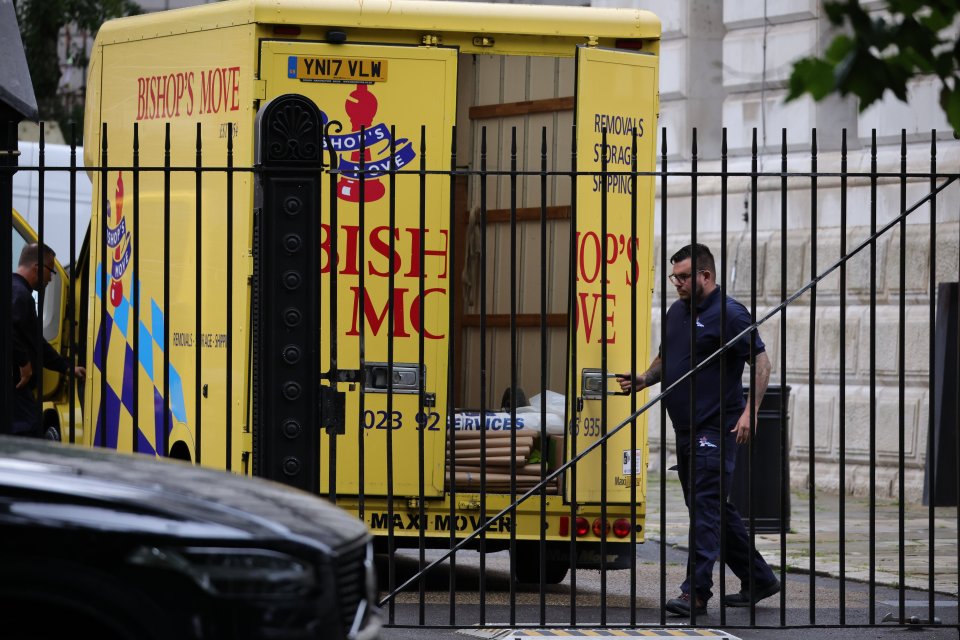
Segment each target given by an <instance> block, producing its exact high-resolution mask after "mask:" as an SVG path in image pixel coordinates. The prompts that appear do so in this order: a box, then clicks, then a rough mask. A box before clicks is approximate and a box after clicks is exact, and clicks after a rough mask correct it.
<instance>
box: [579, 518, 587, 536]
mask: <svg viewBox="0 0 960 640" xmlns="http://www.w3.org/2000/svg"><path fill="white" fill-rule="evenodd" d="M588 531H590V523H589V522H587V519H586V518H583V517H580V518H577V537H578V538H582V537H583V536H585V535H587V532H588Z"/></svg>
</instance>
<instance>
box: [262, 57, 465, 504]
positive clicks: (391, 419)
mask: <svg viewBox="0 0 960 640" xmlns="http://www.w3.org/2000/svg"><path fill="white" fill-rule="evenodd" d="M261 64H262V73H263V77H264V79H265V80H266V96H265V97H266V100H267V101H269V100H271V99H272V98H275V97H277V96H281V95H285V94H299V95H302V96H304V97H305V98H307V99H309V100H311V101H312V102H313V103H314V104H316V105H317V107H318V108H319V109H320V112H321V118H322V121H323V123H324V125H325V131H324V134H325V140H324V147H325V154H324V156H325V161H327V162H335V163H336V166H335V167H333V169H334V172H333V173H334V177H333V178H331V179H329V180H328V179H327V178H326V176H325V178H324V180H323V184H322V185H321V186H320V191H321V193H320V201H321V224H320V229H319V233H320V238H319V243H318V244H319V252H320V256H319V258H320V260H319V262H320V265H319V266H320V273H319V274H318V276H319V279H320V282H319V287H320V290H319V294H320V317H321V324H322V326H321V327H320V328H319V331H320V342H319V344H320V354H319V361H320V370H321V372H322V374H321V377H322V378H324V382H323V384H324V385H325V386H326V387H327V390H328V391H332V392H333V393H335V394H340V393H343V394H345V396H341V397H340V398H339V399H338V400H336V403H342V405H340V406H342V410H343V412H344V415H345V420H344V425H342V427H341V426H340V425H337V424H334V423H335V422H336V421H337V420H336V419H335V418H334V419H333V420H332V421H331V419H329V416H327V417H325V418H324V423H325V426H326V428H325V429H324V430H323V431H322V432H321V434H320V440H319V442H320V467H321V470H320V491H321V492H322V493H325V494H326V493H329V494H331V495H336V494H340V495H361V496H386V495H388V494H392V495H394V496H419V495H421V491H422V492H423V495H424V496H425V497H430V496H442V495H443V490H444V460H445V434H446V422H447V420H446V406H447V400H446V398H447V386H448V371H447V366H448V362H447V360H448V344H449V340H450V329H449V303H448V292H449V287H450V284H449V283H450V281H451V273H450V267H449V264H448V260H447V256H448V254H449V237H450V236H449V226H450V224H449V223H450V197H451V194H450V178H449V176H448V175H446V174H444V173H442V172H446V171H448V170H449V158H450V147H451V135H452V128H453V125H454V123H455V117H456V80H457V78H456V72H457V51H456V50H455V49H453V48H439V47H410V46H374V45H355V44H325V43H315V42H289V41H287V42H280V41H267V42H264V43H263V44H262V46H261ZM427 95H429V96H430V99H429V100H424V99H422V97H423V96H427ZM333 121H336V122H333ZM336 123H339V125H340V126H339V127H338V126H337V124H336ZM330 152H332V154H331V153H330ZM331 157H332V158H333V160H330V158H331ZM361 165H362V166H363V168H364V169H366V170H367V171H366V177H365V179H363V180H361V179H360V175H359V169H360V167H361ZM393 169H395V170H396V173H395V175H393V176H391V175H390V172H391V170H393ZM423 171H427V172H430V171H432V172H439V173H434V174H422V173H421V172H423ZM417 207H418V208H419V211H418V210H417ZM421 256H422V258H423V268H422V270H421V268H420V264H421ZM308 285H310V286H312V283H308ZM421 432H424V433H423V434H422V435H423V436H424V437H423V439H422V441H421V439H420V436H421ZM421 442H422V444H421ZM421 448H422V451H421ZM388 449H392V450H393V451H394V452H402V453H401V455H399V456H398V455H396V453H394V454H393V455H388ZM413 452H419V457H420V459H421V462H418V460H417V457H415V456H413V455H411V453H413ZM390 460H393V461H394V464H395V472H394V473H393V474H390V473H388V470H389V467H390V462H389V461H390ZM420 464H422V465H423V470H424V486H423V488H422V489H421V487H420V486H419V473H418V470H419V467H420ZM391 479H392V486H391Z"/></svg>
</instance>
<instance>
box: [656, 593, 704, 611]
mask: <svg viewBox="0 0 960 640" xmlns="http://www.w3.org/2000/svg"><path fill="white" fill-rule="evenodd" d="M664 609H666V610H667V611H669V612H670V613H672V614H674V615H678V616H687V617H689V616H690V594H689V593H681V594H680V597H679V598H673V599H672V600H667V606H666V607H664ZM696 612H697V615H698V616H705V615H707V605H706V603H705V602H703V601H701V600H700V598H697V604H696Z"/></svg>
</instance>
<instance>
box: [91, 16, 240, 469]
mask: <svg viewBox="0 0 960 640" xmlns="http://www.w3.org/2000/svg"><path fill="white" fill-rule="evenodd" d="M253 37H254V28H253V26H251V25H247V26H240V27H232V28H226V29H218V30H215V31H213V32H199V33H188V34H180V35H172V36H167V37H154V38H149V39H146V40H141V41H132V42H122V43H113V44H108V45H105V46H100V47H98V48H97V49H96V50H95V51H94V58H95V67H96V69H97V71H98V73H97V76H98V79H99V86H97V87H95V88H94V90H93V91H92V92H91V93H92V95H94V96H96V97H97V101H96V102H95V103H94V104H88V115H87V134H88V136H90V135H92V136H93V137H88V139H87V151H88V154H87V166H88V168H89V170H90V173H91V177H92V181H93V186H94V189H93V202H94V206H93V215H92V222H91V224H92V228H93V230H94V233H92V234H91V247H90V249H91V253H90V255H91V263H92V264H93V265H94V268H92V269H91V270H90V274H91V275H90V278H91V283H90V288H89V298H88V306H89V312H90V331H89V332H88V334H89V337H88V344H87V353H89V354H92V356H93V359H92V362H91V363H90V364H91V365H92V366H89V367H88V377H89V379H88V383H87V385H86V403H85V406H86V407H89V408H90V409H91V410H88V411H86V412H85V414H84V419H85V421H86V424H88V425H89V426H90V428H88V429H86V430H85V438H86V439H87V443H88V444H93V445H96V446H107V447H111V448H118V449H122V450H128V451H129V450H135V451H139V452H141V453H156V454H157V455H160V456H166V455H171V456H173V457H178V458H184V459H190V460H195V461H198V462H202V463H204V464H207V465H211V466H215V467H219V468H233V469H241V468H242V467H243V462H244V460H245V458H244V456H243V451H242V448H243V444H242V443H243V439H242V438H239V437H232V438H228V436H227V432H226V423H227V421H226V420H225V419H224V416H227V415H229V416H230V418H231V421H232V425H233V428H234V430H236V431H237V432H238V433H239V432H240V430H241V429H242V426H243V425H244V424H246V419H245V413H244V412H245V407H246V403H245V397H246V389H247V379H246V375H245V373H244V372H246V371H247V362H246V358H247V348H246V345H247V343H248V337H249V336H248V334H247V331H246V324H247V309H248V304H249V300H248V299H247V292H248V288H247V285H246V279H247V276H248V275H249V257H248V247H249V246H250V233H251V219H250V212H251V210H252V201H251V199H252V186H251V185H252V178H251V176H250V174H249V173H247V172H241V173H237V174H234V175H233V176H232V184H233V203H234V206H233V210H232V211H228V210H227V207H226V202H227V197H226V189H227V184H228V176H227V174H226V173H215V172H206V173H204V174H203V175H202V178H201V184H200V186H199V189H200V191H201V193H202V196H201V198H200V200H199V203H198V201H197V198H196V195H195V194H196V192H197V189H198V185H197V180H198V178H197V173H196V172H195V171H191V170H188V169H185V168H190V167H196V166H197V162H198V160H197V144H198V125H199V127H200V129H199V132H200V133H199V138H200V139H199V143H200V144H201V145H202V162H203V164H206V165H207V166H218V167H223V166H225V165H226V162H227V135H228V125H232V126H233V135H234V149H235V158H234V162H235V164H236V165H237V166H240V167H243V166H250V165H251V164H252V161H253V155H252V148H253V130H252V125H253V115H254V111H253V86H252V85H253V78H254V64H253V63H254V56H253V49H254V48H253V47H252V46H251V43H252V41H253ZM92 122H98V123H100V126H93V125H92V124H91V123H92ZM104 125H105V127H104ZM134 125H136V132H137V136H138V143H139V157H138V159H137V160H138V163H139V166H140V167H142V168H144V170H142V171H140V172H139V174H138V175H137V176H136V178H135V177H134V173H133V172H132V171H131V170H130V167H131V166H132V165H133V163H134V131H135V128H134ZM168 126H169V158H168V157H167V149H166V144H167V142H166V140H167V127H168ZM104 133H105V134H106V138H105V139H104V138H103V136H104ZM104 143H106V144H104ZM104 146H105V147H106V162H107V163H108V165H109V167H110V168H111V169H110V170H109V171H108V172H103V171H101V170H99V169H98V168H97V167H99V166H100V163H101V160H102V159H103V156H102V155H100V154H98V153H96V152H93V151H92V150H96V149H100V150H102V149H103V148H104ZM91 161H92V162H91ZM165 164H168V165H169V166H172V167H175V169H174V170H173V171H170V172H164V171H163V170H162V168H163V167H164V165H165ZM114 167H117V169H115V168H114ZM123 167H125V168H126V169H123ZM104 195H105V198H104ZM104 201H105V202H106V208H104V207H103V203H104ZM198 210H199V211H200V212H201V215H200V216H198ZM104 213H105V214H106V215H103V214H104ZM165 215H166V216H167V218H166V221H165ZM228 215H232V216H233V230H234V233H233V238H232V253H231V254H230V255H228V254H227V245H228V242H227V240H228V239H227V236H226V229H227V216H228ZM198 218H199V220H200V228H199V234H200V236H199V237H200V242H199V247H198V225H197V220H198ZM104 239H106V246H104V245H103V240H104ZM165 251H169V255H165ZM104 254H106V263H105V265H106V270H104V260H103V256H104ZM198 257H199V261H198ZM228 260H229V261H232V265H233V281H232V282H227V262H228ZM137 266H139V271H136V269H135V267H137ZM165 280H166V282H165ZM165 284H166V285H168V287H169V290H168V291H165ZM228 289H229V290H232V292H233V300H232V307H233V324H232V326H231V327H228V326H227V313H226V303H227V298H226V291H227V290H228ZM198 297H199V298H200V299H201V300H202V303H201V304H200V305H199V306H198V305H197V300H198ZM165 298H168V299H165ZM137 302H139V317H136V316H135V309H134V307H135V305H136V303H137ZM104 310H105V311H106V323H105V324H104V322H103V320H104V315H103V314H104ZM198 313H199V314H200V315H199V318H200V319H199V324H200V326H199V331H198V315H197V314H198ZM135 349H136V351H137V353H135ZM227 349H232V350H233V366H232V370H231V371H229V372H228V371H226V352H227ZM198 351H199V353H200V367H199V370H198V367H197V353H198ZM165 358H169V369H168V375H167V376H166V377H165V375H164V362H165ZM104 367H105V369H106V385H105V388H106V402H104V398H103V397H102V391H103V389H104V385H103V384H102V382H103V375H104ZM228 381H229V384H231V385H232V390H233V392H232V406H230V407H227V393H226V391H227V388H226V385H227V383H228ZM134 389H136V390H137V391H138V393H137V394H134ZM165 390H166V399H167V400H166V402H165V401H164V395H165ZM201 390H202V391H203V393H202V394H201V393H200V391H201ZM135 396H136V397H135ZM198 399H199V406H198ZM135 405H136V406H135ZM135 415H136V416H138V417H139V419H138V420H135V419H134V416H135ZM164 421H166V425H165V426H164ZM137 424H138V425H139V428H137V427H136V426H135V425H137Z"/></svg>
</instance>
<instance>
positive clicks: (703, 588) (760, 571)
mask: <svg viewBox="0 0 960 640" xmlns="http://www.w3.org/2000/svg"><path fill="white" fill-rule="evenodd" d="M676 436H677V470H678V471H679V473H680V484H681V485H682V486H683V500H684V502H685V503H686V505H687V509H688V511H689V509H690V486H689V485H690V445H691V442H690V440H691V438H690V432H689V431H676ZM726 438H727V442H726V445H725V447H726V448H725V450H724V453H725V454H726V458H727V460H726V464H725V465H724V470H725V473H726V478H725V479H724V482H725V485H724V489H726V495H725V496H724V497H723V500H722V501H721V500H720V431H719V429H717V428H716V427H706V428H703V427H701V428H700V429H698V430H697V432H696V437H695V441H694V443H693V444H694V449H695V456H696V469H695V474H694V476H695V477H694V483H695V486H696V489H695V492H694V496H695V500H696V526H695V529H694V539H695V540H696V558H695V559H694V558H693V557H688V560H687V579H686V580H684V581H683V584H682V585H680V590H681V591H683V592H684V593H690V565H691V564H692V565H693V571H694V576H695V584H694V586H695V587H696V590H697V595H698V596H699V597H700V599H701V600H702V601H703V602H704V603H706V601H707V600H709V599H710V596H711V595H713V593H712V592H711V587H713V566H714V565H715V564H716V562H717V559H718V558H719V557H720V505H721V503H722V504H723V505H724V507H725V509H726V511H725V516H724V518H725V520H724V527H725V530H726V545H727V549H726V556H725V560H726V563H727V566H729V567H730V569H732V570H733V573H734V575H736V576H737V577H738V578H740V582H741V583H742V585H743V586H742V589H743V591H748V588H749V584H750V582H749V580H750V572H751V571H752V572H753V580H754V583H753V584H754V588H757V587H760V586H766V585H769V584H771V583H772V582H773V581H774V580H775V579H776V576H774V575H773V571H772V570H771V569H770V566H769V565H768V564H767V563H766V561H765V560H764V559H763V557H762V556H761V555H760V554H759V553H758V552H757V550H756V549H754V551H753V556H752V557H751V555H750V537H749V535H748V534H747V530H746V528H745V527H744V525H743V520H742V519H741V518H740V514H739V513H738V512H737V508H736V507H735V506H733V504H731V503H730V502H728V501H727V498H728V497H729V495H730V485H731V484H732V483H733V468H734V465H735V463H736V460H737V440H736V435H735V434H733V433H729V432H728V433H727V434H726ZM761 481H762V480H761Z"/></svg>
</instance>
